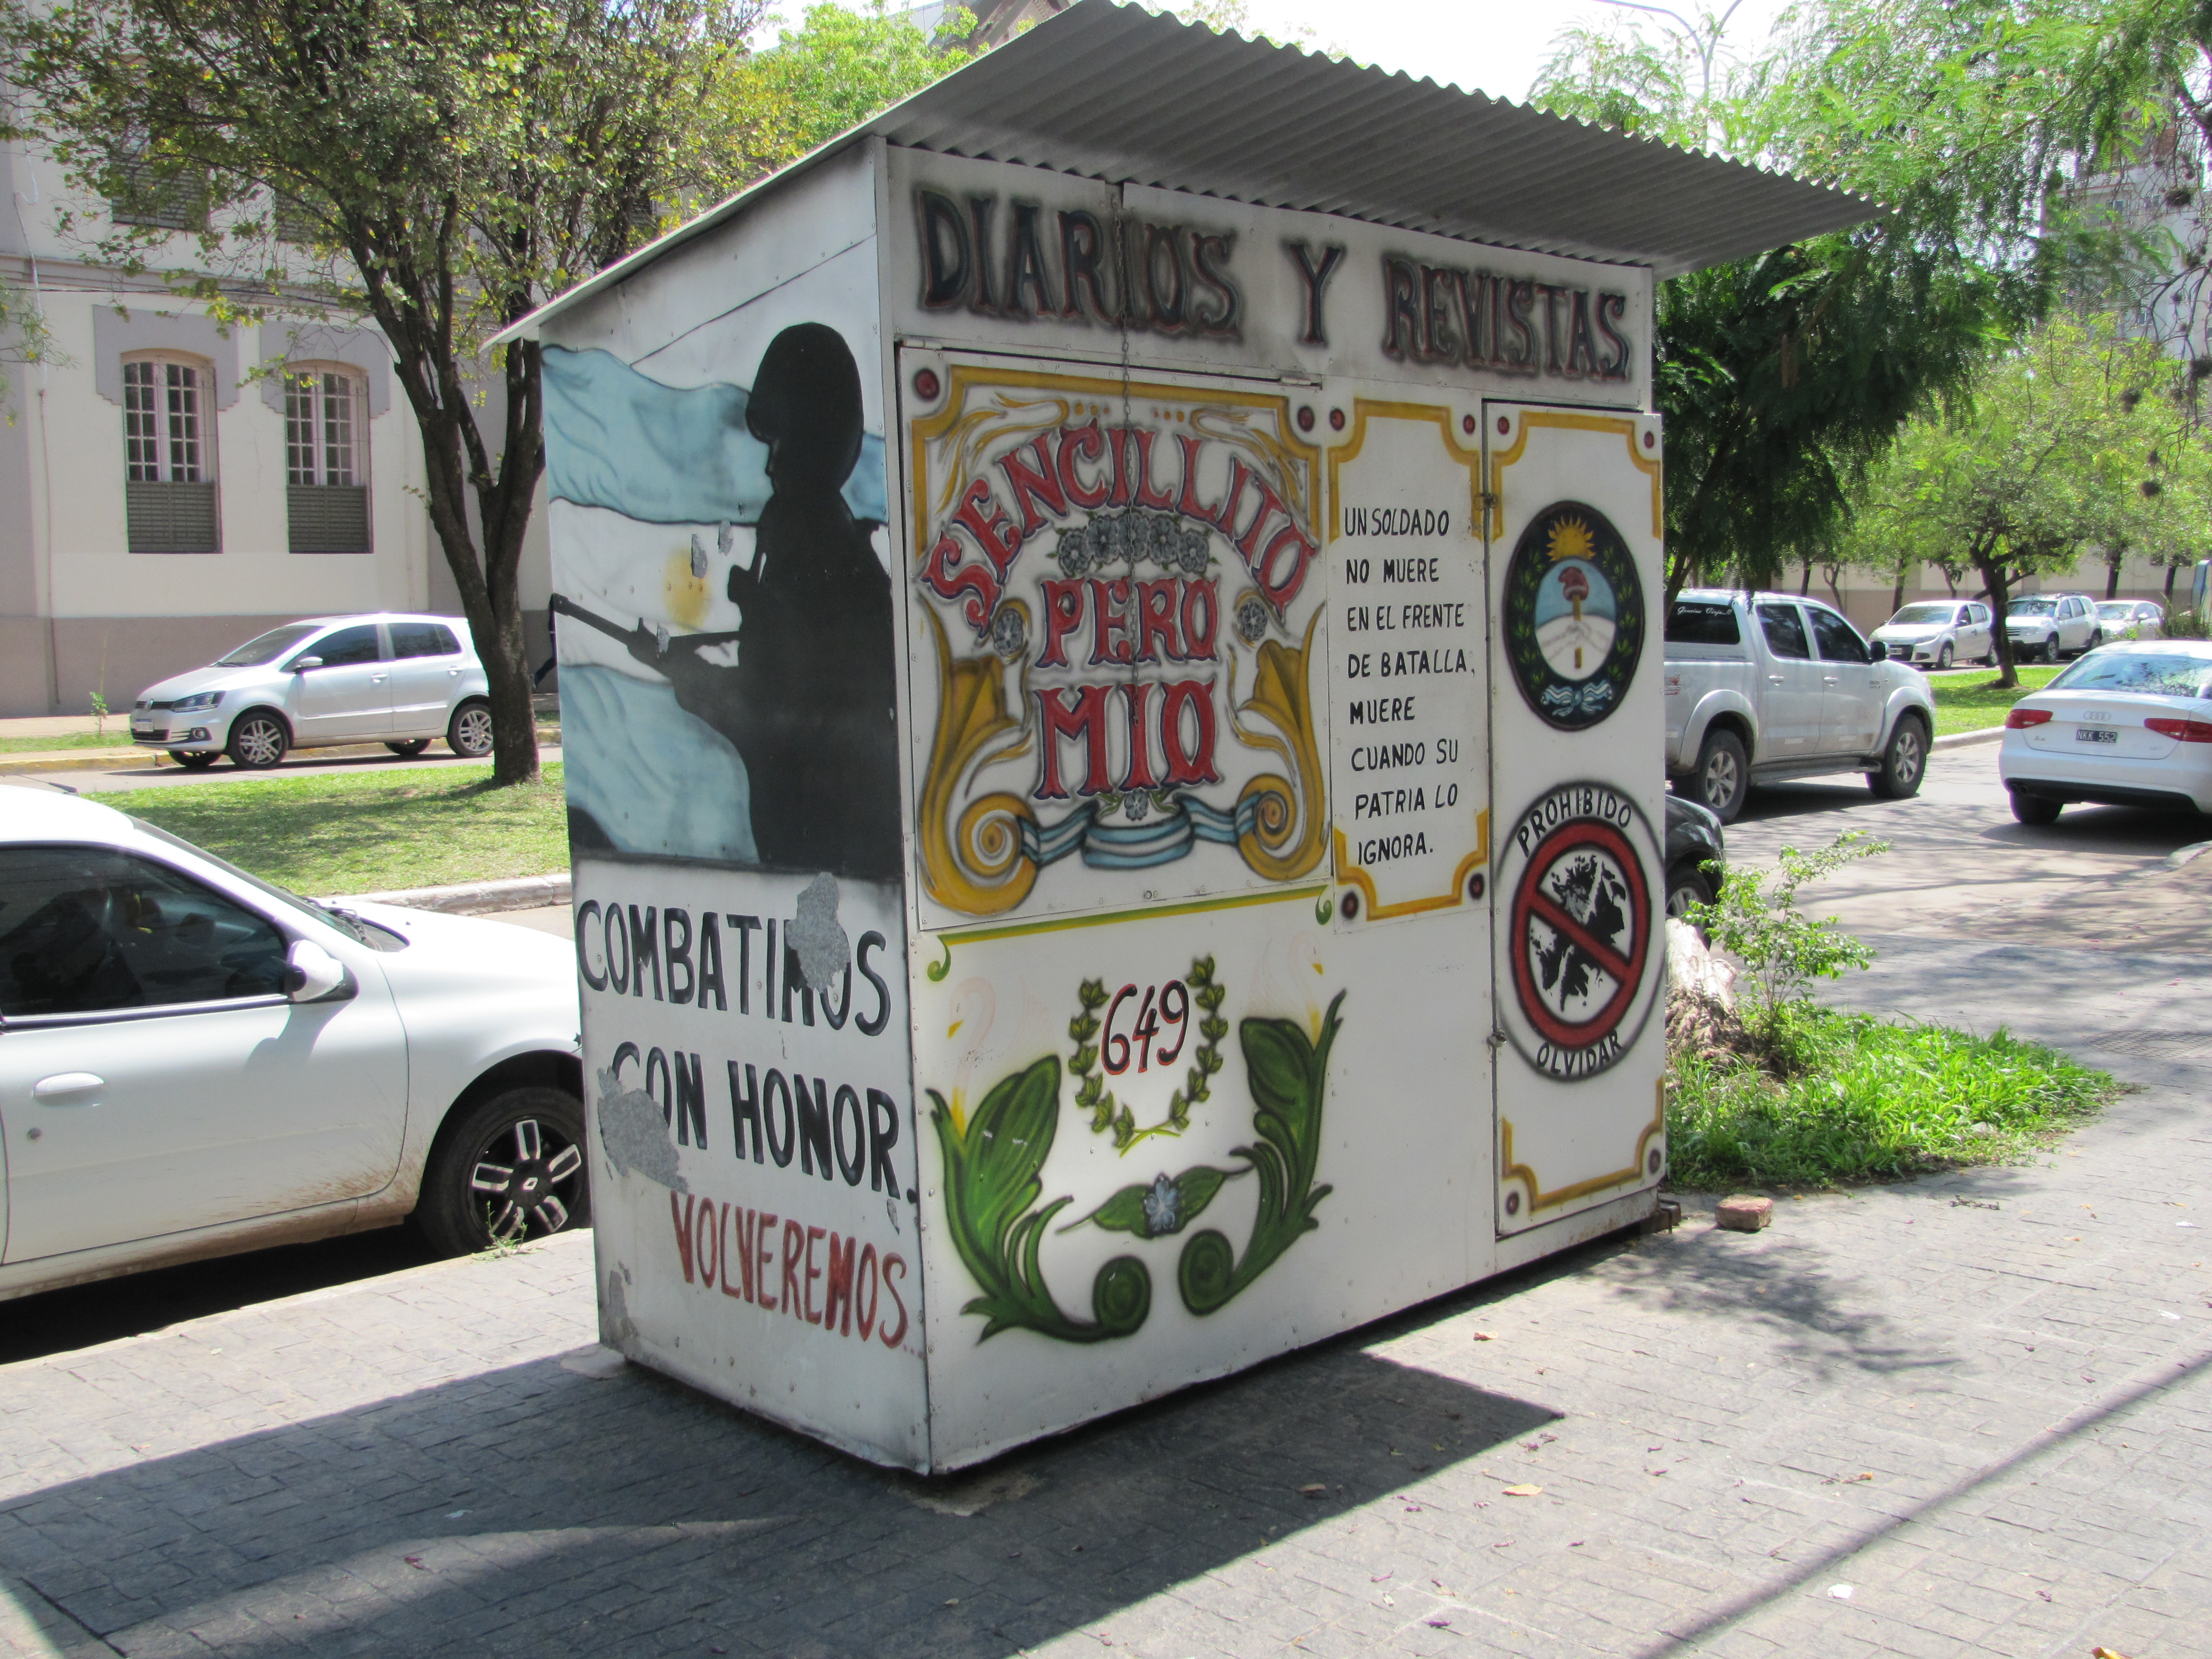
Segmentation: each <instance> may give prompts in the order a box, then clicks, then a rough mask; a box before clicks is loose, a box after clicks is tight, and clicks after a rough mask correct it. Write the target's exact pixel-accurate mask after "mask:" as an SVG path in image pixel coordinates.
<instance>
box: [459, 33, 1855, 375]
mask: <svg viewBox="0 0 2212 1659" xmlns="http://www.w3.org/2000/svg"><path fill="white" fill-rule="evenodd" d="M870 134H880V135H881V136H882V137H884V138H885V139H886V140H888V141H889V142H890V143H894V144H901V145H907V146H911V147H913V148H915V149H928V150H937V151H941V152H943V153H945V154H946V155H967V156H974V157H977V158H979V159H982V160H987V161H1013V162H1020V163H1024V164H1026V165H1029V166H1031V167H1051V168H1054V169H1055V170H1058V171H1060V172H1065V173H1078V174H1081V175H1083V176H1085V177H1088V178H1096V179H1108V180H1110V181H1113V182H1115V183H1126V184H1144V185H1158V186H1160V187H1162V188H1165V189H1170V190H1188V191H1197V192H1199V193H1201V194H1204V195H1208V196H1218V197H1227V198H1229V199H1231V200H1232V201H1239V202H1250V203H1255V204H1261V205H1263V206H1267V207H1279V208H1294V209H1300V210H1307V211H1312V212H1319V213H1335V214H1341V215H1343V216H1346V217H1349V218H1354V219H1364V220H1368V221H1370V222H1374V223H1377V224H1385V225H1395V226H1397V227H1400V228H1403V229H1407V230H1420V231H1431V232H1435V233H1437V234H1440V235H1445V236H1455V237H1460V238H1462V239H1465V240H1472V241H1480V242H1489V243H1493V244H1497V245H1498V246H1505V247H1515V248H1523V249H1527V250H1529V251H1531V252H1541V253H1559V254H1565V255H1568V256H1570V257H1575V258H1592V259H1607V260H1614V261H1619V262H1621V263H1625V264H1640V265H1650V267H1652V268H1653V269H1654V270H1656V271H1657V272H1658V274H1659V275H1660V276H1677V275H1680V273H1681V272H1683V271H1686V270H1699V269H1700V268H1702V267H1704V266H1706V265H1711V264H1720V263H1722V262H1723V261H1725V260H1729V259H1735V258H1742V257H1743V256H1745V255H1747V254H1751V253H1756V252H1759V251H1761V250H1762V249H1765V248H1770V247H1776V246H1780V245H1781V244H1783V243H1784V242H1790V241H1795V240H1797V239H1799V238H1801V237H1805V236H1811V235H1815V234H1819V233H1820V232H1822V231H1829V230H1837V229H1840V228H1843V227H1844V226H1845V225H1850V224H1856V223H1857V222H1859V221H1861V220H1863V219H1867V218H1870V217H1872V216H1874V215H1875V213H1877V212H1879V211H1880V209H1879V208H1877V207H1876V206H1875V204H1873V203H1871V202H1869V201H1868V200H1866V199H1865V198H1864V197H1859V196H1854V195H1851V194H1850V193H1849V192H1847V191H1840V190H1834V189H1831V188H1829V187H1827V186H1826V185H1813V184H1808V183H1806V182H1805V181H1804V180H1802V179H1793V178H1790V177H1789V176H1787V175H1786V174H1783V173H1767V172H1762V171H1761V170H1760V169H1759V168H1757V167H1746V166H1744V165H1743V164H1741V162H1736V161H1722V160H1720V159H1718V158H1717V157H1714V156H1711V155H1699V154H1697V153H1695V152H1694V151H1691V150H1685V149H1677V148H1675V147H1674V146H1673V145H1671V144H1662V143H1656V142H1655V141H1653V140H1650V139H1647V138H1638V137H1631V136H1629V135H1627V134H1624V133H1620V132H1614V131H1609V130H1607V129H1606V128H1603V127H1598V126H1593V125H1589V124H1587V123H1584V122H1581V121H1575V120H1569V119H1566V118H1562V117H1559V116H1555V115H1548V114H1546V113H1544V112H1541V111H1538V110H1533V109H1529V108H1528V107H1527V106H1523V105H1520V104H1515V103H1510V102H1509V101H1507V100H1504V99H1498V98H1490V97H1486V96H1485V95H1484V94H1481V93H1470V92H1462V91H1460V90H1459V89H1458V88H1455V87H1440V86H1438V85H1437V83H1436V82H1433V81H1429V80H1419V81H1417V80H1414V79H1413V77H1412V76H1407V75H1402V74H1396V75H1394V74H1386V73H1384V72H1383V70H1377V69H1363V68H1360V67H1358V65H1356V64H1344V63H1337V62H1334V61H1332V60H1330V59H1328V58H1322V57H1318V56H1316V55H1314V54H1311V53H1308V52H1301V51H1299V50H1297V48H1295V47H1291V46H1270V45H1268V44H1267V43H1266V42H1264V41H1257V40H1244V39H1243V38H1242V37H1240V36H1238V35H1236V34H1217V33H1214V32H1213V31H1212V30H1211V29H1208V28H1206V27H1201V26H1199V25H1195V24H1185V23H1179V22H1177V21H1175V20H1174V19H1172V18H1170V17H1164V16H1159V15H1154V14H1152V13H1150V12H1147V11H1145V10H1142V9H1139V7H1136V6H1133V5H1123V4H1117V3H1115V0H1077V3H1075V4H1074V5H1072V6H1070V7H1069V8H1068V9H1066V11H1064V12H1062V13H1060V15H1058V16H1057V17H1054V18H1050V19H1048V20H1047V21H1044V22H1042V23H1039V24H1038V25H1037V26H1036V27H1034V28H1032V29H1030V30H1029V31H1028V32H1027V33H1024V34H1022V35H1020V36H1018V38H1016V39H1015V40H1010V41H1008V42H1007V43H1006V45H1005V46H1000V47H999V48H998V49H997V50H995V51H994V52H988V53H987V54H985V55H984V56H983V57H981V58H977V59H975V61H974V62H972V63H970V64H966V65H965V66H963V68H961V69H959V70H956V71H955V72H954V73H952V74H951V75H948V76H945V79H943V80H942V81H939V82H937V83H936V84H935V85H933V86H931V87H928V88H925V89H923V90H922V91H921V92H918V93H916V94H915V95H914V96H913V97H911V98H909V99H908V100H905V101H904V102H903V103H900V104H896V105H894V106H891V107H890V109H888V110H885V111H884V112H883V113H882V114H881V115H878V116H877V117H876V118H874V119H873V120H872V121H868V122H866V123H865V124H864V125H860V126H858V127H855V128H854V129H852V130H851V131H848V132H846V133H843V134H842V135H840V136H839V137H836V138H835V139H833V140H831V141H830V142H829V143H827V144H825V145H823V147H822V148H821V149H817V150H816V151H814V152H813V153H812V154H811V155H808V156H806V157H805V158H803V159H802V160H800V161H796V162H794V163H793V164H792V166H790V167H787V168H785V169H784V170H783V171H782V172H781V173H775V174H772V175H770V176H769V178H767V179H763V180H762V181H761V182H760V183H759V184H757V185H753V186H752V187H751V188H750V189H748V190H745V191H740V192H739V193H738V195H736V196H733V197H731V198H730V199H729V200H728V201H726V202H724V203H723V204H720V206H719V207H716V208H714V209H712V210H709V211H708V212H707V213H705V214H703V215H702V216H700V217H698V218H696V219H694V220H692V221H691V222H690V223H688V224H685V225H683V226H680V227H679V228H677V229H675V230H673V231H671V232H670V233H669V234H667V235H666V236H664V237H662V238H661V239H660V240H658V241H656V242H653V243H651V244H649V245H647V246H645V247H642V248H640V249H639V250H638V251H637V252H635V253H633V254H631V255H630V256H629V258H626V259H623V261H621V262H620V263H619V264H615V265H611V266H610V267H609V268H608V269H607V270H604V271H602V272H600V273H599V275H598V276H594V277H592V279H591V280H590V281H588V282H586V283H582V284H581V285H580V286H579V287H577V288H574V289H570V290H569V291H568V293H567V294H565V295H562V296H561V298H559V299H557V300H555V301H552V302H551V303H550V304H549V305H547V306H545V307H543V308H541V309H540V310H539V311H538V312H537V313H534V314H532V316H530V317H528V318H526V319H524V320H523V321H522V322H521V323H520V324H517V325H515V326H514V327H513V328H512V329H510V330H509V331H507V334H506V335H503V336H501V337H502V338H507V337H514V336H528V335H532V334H534V333H535V332H536V330H537V325H538V323H539V322H540V321H542V320H543V319H545V318H546V317H548V316H550V315H551V314H552V313H555V312H556V311H558V310H561V309H563V308H565V307H568V306H569V305H572V304H574V302H575V301H578V300H580V299H581V298H583V297H584V296H585V295H587V294H591V293H593V292H596V291H597V290H599V289H602V288H605V287H606V286H607V285H609V284H610V283H616V282H619V281H620V280H621V279H622V278H623V276H627V275H628V274H629V272H631V271H633V270H636V269H637V268H638V267H639V266H641V265H642V264H647V263H648V262H650V261H651V260H653V259H655V258H659V256H660V255H662V254H664V253H665V252H668V251H669V250H670V249H671V248H672V247H675V246H679V245H680V244H682V243H683V242H685V241H688V240H690V239H691V238H692V237H695V236H697V235H699V234H702V232H704V231H707V230H708V229H711V228H713V227H714V226H715V225H716V224H719V223H720V222H722V221H723V220H725V219H726V218H728V217H730V216H732V214H735V213H737V212H738V211H740V210H742V209H743V208H744V205H745V204H746V203H747V202H748V201H749V200H750V198H752V197H755V196H757V195H758V194H759V193H760V192H762V191H766V190H771V189H774V188H775V186H776V185H778V184H780V183H781V182H782V181H783V180H785V179H788V178H790V177H791V176H792V175H793V174H794V173H799V172H800V171H803V170H804V169H805V168H808V167H812V166H814V165H816V164H817V163H818V162H819V161H821V160H822V159H823V157H825V156H827V155H833V154H835V153H836V151H838V150H840V149H844V148H846V147H847V146H848V145H850V144H852V143H857V142H858V141H859V140H860V139H861V138H863V137H867V136H868V135H870Z"/></svg>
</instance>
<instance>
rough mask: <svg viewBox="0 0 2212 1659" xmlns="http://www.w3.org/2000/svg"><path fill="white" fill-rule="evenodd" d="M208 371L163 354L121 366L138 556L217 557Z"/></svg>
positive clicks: (137, 355)
mask: <svg viewBox="0 0 2212 1659" xmlns="http://www.w3.org/2000/svg"><path fill="white" fill-rule="evenodd" d="M213 389H214V388H213V374H212V372H211V370H210V366H209V365H208V364H207V363H205V362H201V361H200V360H199V359H197V358H196V357H186V356H181V355H179V354H177V353H173V352H165V351H144V352H133V353H131V355H130V356H127V357H125V359H124V360H123V455H124V480H125V482H124V489H125V494H126V495H127V496H128V497H129V513H130V526H131V530H130V546H131V551H132V552H133V553H213V552H216V551H217V550H219V548H220V545H221V543H220V540H219V538H218V535H217V523H218V519H217V513H216V495H215V418H214V416H215V404H214V399H213V398H212V396H211V393H212V392H213Z"/></svg>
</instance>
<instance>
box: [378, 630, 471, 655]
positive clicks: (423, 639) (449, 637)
mask: <svg viewBox="0 0 2212 1659" xmlns="http://www.w3.org/2000/svg"><path fill="white" fill-rule="evenodd" d="M460 648H461V642H460V641H459V640H457V639H455V638H454V637H453V629H450V628H447V627H446V626H445V625H444V624H442V623H392V655H393V656H394V657H451V656H454V655H456V654H458V653H459V651H460Z"/></svg>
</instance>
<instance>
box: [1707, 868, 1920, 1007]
mask: <svg viewBox="0 0 2212 1659" xmlns="http://www.w3.org/2000/svg"><path fill="white" fill-rule="evenodd" d="M1888 850H1889V843H1888V842H1880V841H1869V840H1868V839H1867V837H1866V836H1865V834H1864V833H1863V831H1860V830H1857V829H1847V830H1845V831H1844V833H1843V834H1842V835H1840V836H1837V837H1836V839H1835V840H1834V841H1833V842H1831V843H1829V844H1828V845H1827V846H1826V847H1823V848H1819V849H1818V850H1817V851H1814V852H1811V853H1801V852H1799V851H1798V850H1797V849H1796V848H1794V847H1785V848H1783V849H1782V852H1781V854H1780V856H1779V857H1778V859H1777V860H1776V861H1775V862H1776V867H1775V868H1774V869H1773V870H1771V871H1767V870H1760V869H1755V868H1753V867H1751V866H1737V867H1736V868H1735V869H1733V870H1731V871H1729V872H1728V875H1727V877H1726V878H1725V879H1723V881H1722V883H1721V890H1720V896H1719V897H1718V898H1717V899H1716V900H1715V901H1714V902H1712V903H1711V904H1699V905H1692V907H1690V909H1689V911H1688V912H1687V914H1686V917H1685V920H1686V921H1689V922H1690V923H1691V924H1692V926H1694V927H1702V928H1704V929H1705V932H1706V933H1707V934H1708V935H1709V936H1710V937H1711V940H1712V943H1713V945H1714V947H1715V948H1716V949H1717V950H1721V951H1726V952H1727V953H1728V954H1729V955H1730V956H1732V957H1735V959H1736V960H1737V961H1738V962H1740V963H1742V964H1743V966H1744V969H1745V973H1746V975H1747V977H1746V979H1745V981H1743V983H1742V987H1741V988H1742V989H1743V990H1744V991H1745V992H1746V993H1747V995H1746V997H1745V1001H1746V1002H1747V1004H1748V1007H1747V1010H1746V1012H1745V1018H1744V1024H1745V1026H1746V1029H1747V1030H1749V1031H1750V1032H1751V1033H1752V1035H1753V1037H1754V1038H1755V1039H1756V1040H1758V1041H1759V1042H1760V1043H1761V1044H1762V1045H1764V1046H1766V1047H1769V1048H1771V1047H1772V1046H1773V1042H1774V1041H1775V1038H1776V1035H1777V1034H1778V1032H1780V1031H1781V1030H1783V1029H1784V1026H1785V1024H1786V1023H1787V1021H1788V1020H1789V1018H1790V1015H1791V1013H1792V1012H1793V1010H1795V1009H1796V1008H1798V1007H1800V1006H1802V1005H1804V1004H1805V1003H1806V1001H1807V1000H1808V993H1809V992H1810V990H1811V988H1812V984H1813V981H1814V980H1816V979H1839V978H1841V977H1842V976H1843V975H1844V971H1845V970H1846V969H1852V968H1863V967H1865V966H1866V965H1867V964H1868V963H1870V962H1872V961H1873V960H1874V951H1873V949H1872V947H1871V946H1869V945H1866V944H1865V943H1864V942H1863V941H1862V940H1859V939H1855V938H1853V937H1852V936H1851V935H1850V934H1849V933H1844V931H1843V930H1842V929H1841V928H1840V927H1838V926H1837V924H1836V921H1835V919H1834V918H1833V917H1822V918H1820V919H1819V920H1817V921H1816V920H1814V918H1813V917H1811V916H1808V915H1806V914H1805V913H1804V912H1803V911H1802V910H1800V909H1799V908H1797V893H1798V890H1799V889H1800V888H1802V887H1803V886H1804V885H1805V884H1806V883H1808V882H1810V881H1818V880H1819V879H1820V878H1821V877H1823V876H1827V875H1832V874H1833V873H1834V872H1836V871H1838V870H1839V869H1841V868H1842V867H1843V866H1844V865H1846V864H1850V863H1853V862H1855V861H1857V860H1859V859H1863V858H1871V857H1873V856H1874V855H1875V854H1877V853H1887V851H1888ZM1770 882H1771V884H1772V885H1771V886H1770V885H1769V883H1770Z"/></svg>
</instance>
